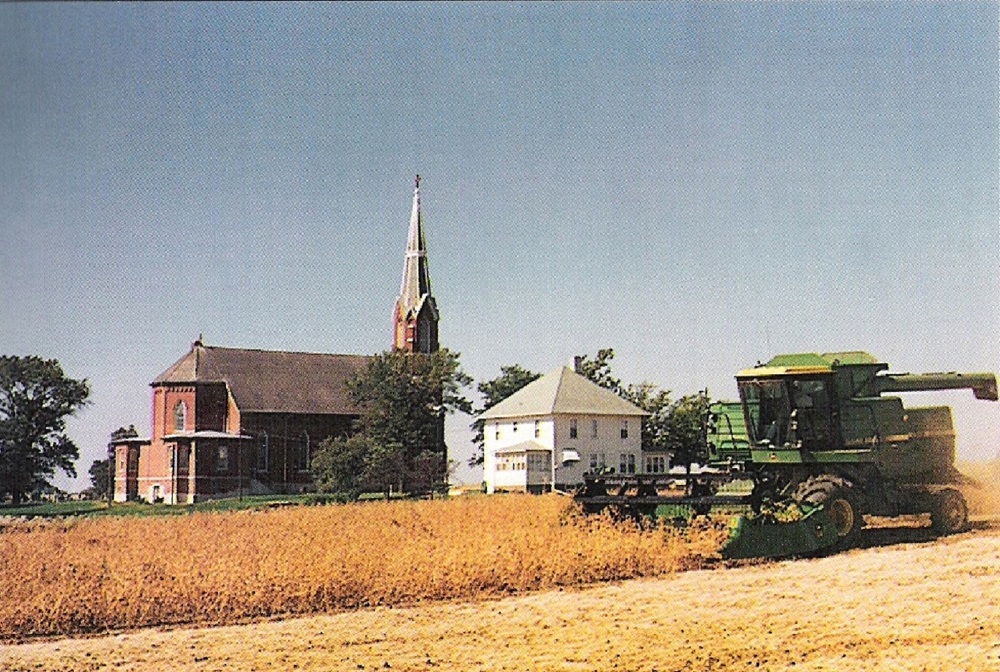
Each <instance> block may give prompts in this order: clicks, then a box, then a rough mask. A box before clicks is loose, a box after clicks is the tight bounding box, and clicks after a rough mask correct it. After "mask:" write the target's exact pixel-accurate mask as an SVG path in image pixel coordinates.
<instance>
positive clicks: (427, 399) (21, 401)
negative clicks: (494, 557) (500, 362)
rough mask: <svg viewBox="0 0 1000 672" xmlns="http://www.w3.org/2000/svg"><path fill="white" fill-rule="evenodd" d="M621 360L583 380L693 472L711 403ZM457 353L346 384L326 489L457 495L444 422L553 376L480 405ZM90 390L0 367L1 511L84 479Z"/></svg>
mask: <svg viewBox="0 0 1000 672" xmlns="http://www.w3.org/2000/svg"><path fill="white" fill-rule="evenodd" d="M614 355H615V353H614V350H613V349H611V348H605V349H601V350H598V352H597V354H596V355H595V356H593V357H590V356H588V355H581V356H579V357H577V358H575V359H576V368H577V371H578V372H579V373H580V374H581V375H583V376H585V377H586V378H588V379H589V380H591V381H593V382H594V383H596V384H597V385H599V386H601V387H603V388H606V389H608V390H610V391H612V392H614V393H615V394H617V395H619V396H621V397H622V398H623V399H625V400H627V401H630V402H631V403H633V404H635V405H636V406H638V407H639V408H642V409H643V410H644V411H646V412H647V413H649V416H648V417H647V418H646V419H645V420H644V422H643V425H642V448H643V450H655V451H659V452H669V453H671V454H672V455H673V461H674V462H675V463H681V464H683V463H686V462H688V461H690V459H691V458H692V457H693V456H694V454H695V452H696V451H698V450H700V449H701V439H700V434H701V423H702V416H703V414H704V412H705V410H706V408H707V404H708V398H707V396H706V395H705V394H701V393H698V394H689V395H685V396H681V397H677V398H674V397H673V395H672V392H671V391H669V390H664V389H661V388H659V387H657V386H655V385H653V384H652V383H649V382H641V383H633V384H624V383H622V381H621V380H620V379H619V378H617V377H616V376H615V375H614V373H613V372H612V369H611V361H612V360H613V359H614ZM459 360H460V356H459V353H457V352H452V351H450V350H448V349H441V350H439V351H438V352H435V353H432V354H420V353H405V352H396V351H387V352H383V353H381V354H378V355H375V356H374V357H372V358H370V359H369V361H368V364H367V365H366V366H365V367H364V368H363V369H362V370H361V371H359V372H358V373H357V374H356V375H355V376H353V377H352V378H351V379H350V380H349V381H348V383H347V386H348V393H349V395H350V397H351V399H352V400H353V401H354V403H355V404H356V405H357V406H358V407H359V408H360V409H361V414H360V416H359V418H358V419H357V421H356V422H355V426H354V431H353V432H352V434H351V435H350V436H340V437H331V438H327V439H326V440H324V441H322V442H321V443H320V444H319V445H318V446H317V447H316V449H315V451H314V454H313V456H312V460H311V468H312V471H313V474H314V477H315V481H316V486H317V489H318V490H319V491H321V492H326V493H336V494H337V496H339V497H342V498H344V499H355V498H357V497H358V496H360V494H361V493H363V492H380V493H382V494H383V495H384V496H386V497H388V496H390V495H391V493H392V492H394V491H399V492H406V493H411V494H412V493H430V492H434V491H435V490H438V489H441V488H443V487H446V484H447V480H448V475H449V473H450V471H451V470H452V469H453V468H454V466H455V465H454V464H448V463H446V462H445V455H446V451H445V438H444V418H445V416H446V415H448V414H452V413H456V412H460V413H465V414H470V415H479V414H481V413H483V412H485V411H486V410H487V409H489V408H492V407H493V406H495V405H496V404H498V403H500V402H501V401H503V400H504V399H506V398H507V397H509V396H511V395H512V394H514V393H515V392H517V391H518V390H520V389H522V388H523V387H525V386H526V385H528V384H530V383H532V382H534V381H535V380H537V379H538V378H540V377H541V375H542V374H540V373H538V372H535V371H531V370H529V369H526V368H524V367H523V366H521V365H520V364H510V365H505V366H501V367H500V375H499V376H497V377H496V378H493V379H491V380H487V381H483V382H480V383H478V384H477V385H476V388H475V389H476V391H477V392H478V393H479V395H480V396H481V399H482V401H481V402H480V404H479V405H474V404H473V403H472V402H471V401H470V400H469V399H468V398H467V397H466V394H465V393H466V390H468V389H469V387H470V386H471V385H472V383H473V379H472V377H471V376H469V375H468V374H467V373H466V372H465V371H464V370H462V367H461V364H460V361H459ZM89 394H90V387H89V384H88V382H87V380H74V379H71V378H68V377H67V376H65V374H64V373H63V371H62V368H61V367H60V365H59V363H58V362H57V361H56V360H44V359H42V358H40V357H34V356H31V357H11V356H2V357H0V501H4V500H9V501H12V502H14V503H20V502H22V501H24V500H25V499H26V498H27V497H28V496H29V495H30V494H31V493H33V492H37V491H38V490H39V489H40V488H42V487H45V486H47V485H48V484H49V479H51V478H53V477H54V475H55V473H56V471H57V470H60V471H62V472H64V473H65V474H67V475H69V476H75V475H76V469H75V467H74V462H75V461H76V460H78V459H79V449H78V447H77V446H76V444H74V443H73V441H72V440H71V439H70V438H69V437H68V436H67V435H66V419H67V418H68V417H71V416H72V415H73V414H75V413H76V412H77V411H78V410H80V409H81V408H83V407H84V406H86V404H87V401H88V397H89ZM471 429H472V432H473V442H474V444H475V445H476V448H477V452H476V453H475V455H474V456H473V457H472V458H471V459H470V460H469V464H470V465H471V466H476V465H481V464H482V463H483V443H484V442H483V423H482V421H480V420H475V421H474V422H473V423H472V425H471ZM111 466H112V465H111V464H110V463H109V461H108V460H96V461H94V463H93V464H92V465H91V467H90V469H89V475H90V477H91V482H92V491H93V493H95V494H96V495H97V496H104V495H105V494H106V493H109V492H110V488H111V478H112V469H111Z"/></svg>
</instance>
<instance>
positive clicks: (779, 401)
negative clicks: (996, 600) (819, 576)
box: [578, 352, 997, 557]
mask: <svg viewBox="0 0 1000 672" xmlns="http://www.w3.org/2000/svg"><path fill="white" fill-rule="evenodd" d="M736 382H737V386H738V388H739V393H740V401H739V403H736V402H720V403H716V404H713V405H712V406H711V407H710V408H709V412H708V415H707V418H706V421H705V449H704V451H703V454H702V455H701V456H700V457H699V459H698V462H697V463H695V464H689V465H685V466H686V468H685V470H684V473H683V474H671V475H669V477H664V476H662V475H661V476H658V477H655V478H654V477H647V476H629V477H624V476H617V477H615V476H587V477H586V482H585V485H584V488H583V489H582V490H581V492H580V494H579V495H578V498H579V499H580V500H581V501H582V502H583V504H584V507H585V508H586V510H589V511H593V510H598V509H602V508H605V507H607V506H614V507H616V508H617V509H619V510H621V511H622V512H625V513H628V514H633V515H638V514H648V513H651V512H652V511H654V510H655V509H656V507H657V506H659V505H660V504H663V503H667V502H668V501H672V502H675V503H682V504H685V505H689V506H691V507H692V508H693V509H694V510H695V511H696V512H699V513H700V512H705V511H707V510H708V509H709V507H712V506H718V505H730V506H731V505H734V504H738V505H741V506H745V507H748V508H749V512H748V513H747V515H745V516H743V517H742V518H740V519H739V520H738V521H737V523H736V524H735V526H734V531H733V536H732V539H731V541H730V543H729V544H728V545H727V546H726V548H725V549H724V555H725V556H727V557H752V556H783V555H800V554H806V553H812V552H816V551H819V550H823V549H834V550H836V549H840V548H847V547H849V546H851V545H852V544H853V543H854V542H855V541H856V538H857V535H858V532H859V530H860V528H861V525H862V524H863V518H862V516H863V515H864V514H874V515H879V516H899V515H904V514H914V513H928V512H929V513H930V514H931V521H932V524H933V526H934V528H935V529H936V530H937V531H938V532H939V533H942V534H948V533H952V532H956V531H959V530H962V529H963V528H965V527H966V525H967V523H968V510H967V507H966V503H965V499H964V498H963V496H962V494H961V492H960V491H959V489H958V488H957V486H959V485H961V484H963V483H965V482H966V480H967V479H965V478H964V477H963V476H962V475H961V474H960V473H959V472H958V471H957V470H956V468H955V432H954V429H953V427H952V419H951V409H950V408H948V407H946V406H933V407H921V408H905V407H904V406H903V402H902V400H901V399H900V398H899V397H895V396H887V394H886V393H892V392H912V391H928V390H949V389H971V390H972V391H973V393H974V394H975V396H976V398H977V399H988V400H992V401H996V400H997V382H996V376H995V375H994V374H992V373H979V374H960V373H932V374H919V375H917V374H892V373H889V372H888V365H886V364H884V363H880V362H878V361H877V360H876V359H875V358H873V357H872V356H871V355H869V354H867V353H863V352H847V353H831V354H825V355H815V354H800V355H781V356H778V357H775V358H774V359H772V360H771V361H769V362H768V363H767V364H764V365H761V366H757V367H755V368H752V369H747V370H745V371H741V372H740V373H739V374H737V376H736ZM678 483H680V484H681V487H680V488H678V487H677V485H678ZM741 483H742V484H743V485H744V486H745V487H744V489H743V492H742V493H740V492H739V488H738V487H736V486H737V485H739V484H741Z"/></svg>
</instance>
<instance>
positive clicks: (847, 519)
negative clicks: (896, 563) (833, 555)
mask: <svg viewBox="0 0 1000 672" xmlns="http://www.w3.org/2000/svg"><path fill="white" fill-rule="evenodd" d="M796 495H797V496H796V499H797V500H798V501H799V502H804V503H806V504H811V505H813V506H819V505H821V504H822V505H823V508H825V509H826V512H827V514H828V515H829V516H830V520H831V521H832V522H833V527H834V529H835V530H836V531H837V542H836V543H835V544H834V545H833V550H834V551H842V550H844V549H847V548H851V547H852V546H855V545H856V544H857V542H858V535H859V534H860V533H861V527H862V525H863V524H864V519H863V518H862V514H861V509H860V508H858V500H857V497H856V496H855V494H854V491H853V490H852V489H851V487H850V485H848V484H847V482H846V481H844V480H843V479H841V478H837V477H835V476H819V477H814V478H811V479H809V480H807V481H805V482H804V483H802V484H801V485H800V486H799V488H798V492H797V493H796Z"/></svg>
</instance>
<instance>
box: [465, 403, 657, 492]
mask: <svg viewBox="0 0 1000 672" xmlns="http://www.w3.org/2000/svg"><path fill="white" fill-rule="evenodd" d="M573 420H576V427H577V432H576V438H572V437H571V436H570V427H571V425H572V421H573ZM536 421H537V422H538V430H539V431H538V436H535V422H536ZM595 421H596V423H597V436H594V431H593V430H594V422H595ZM623 421H625V422H627V423H628V436H627V437H626V438H622V436H621V429H622V422H623ZM515 423H516V428H515ZM640 423H641V418H639V417H637V416H619V415H602V416H595V415H557V416H549V417H541V418H539V417H520V418H500V419H498V420H492V419H491V420H489V421H487V423H486V426H485V428H484V438H485V446H484V455H483V457H484V461H483V480H484V481H485V482H486V491H487V492H490V493H492V492H496V491H497V490H498V489H500V490H502V489H517V490H523V489H525V488H526V487H527V485H528V484H529V483H528V473H527V471H526V470H525V469H513V468H510V467H511V466H512V463H511V461H510V460H509V459H508V460H505V463H504V468H498V467H500V463H499V462H498V458H497V452H498V451H500V452H502V451H503V450H504V449H505V448H511V447H513V446H517V445H519V444H524V443H526V442H529V441H532V442H534V443H536V444H539V445H538V447H540V448H544V449H547V450H548V451H550V454H551V456H552V459H553V461H554V467H555V469H554V471H555V474H554V475H555V484H556V487H561V488H568V487H572V486H575V485H578V484H580V483H582V482H583V474H584V473H586V472H587V471H590V469H591V458H592V456H597V457H598V462H599V463H600V462H601V459H602V458H603V465H604V466H605V467H607V468H608V469H613V470H614V471H615V472H618V471H619V469H620V465H621V463H622V455H623V454H624V455H625V456H626V460H625V462H626V464H628V463H629V462H628V458H627V456H628V455H633V456H634V462H633V464H634V465H635V471H636V473H642V471H643V468H644V464H643V455H642V451H641V441H640V436H641V431H640V429H641V426H640ZM497 430H499V437H498V436H497ZM564 451H575V452H576V453H577V454H578V455H579V457H580V459H579V461H577V462H567V463H564V462H563V456H564V454H565V453H564ZM523 461H525V462H526V460H523ZM521 462H522V460H519V461H518V464H517V466H520V464H521ZM536 479H537V474H536V475H534V476H533V478H532V481H533V482H534V483H537V482H538V481H537V480H536Z"/></svg>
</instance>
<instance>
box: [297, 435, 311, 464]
mask: <svg viewBox="0 0 1000 672" xmlns="http://www.w3.org/2000/svg"><path fill="white" fill-rule="evenodd" d="M296 457H297V458H298V460H297V461H296V462H297V464H296V465H295V466H296V467H297V468H298V470H299V471H309V432H307V431H305V430H303V432H302V435H301V436H300V437H299V453H298V455H297V456H296Z"/></svg>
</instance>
